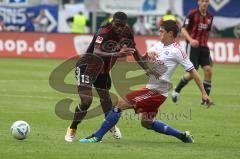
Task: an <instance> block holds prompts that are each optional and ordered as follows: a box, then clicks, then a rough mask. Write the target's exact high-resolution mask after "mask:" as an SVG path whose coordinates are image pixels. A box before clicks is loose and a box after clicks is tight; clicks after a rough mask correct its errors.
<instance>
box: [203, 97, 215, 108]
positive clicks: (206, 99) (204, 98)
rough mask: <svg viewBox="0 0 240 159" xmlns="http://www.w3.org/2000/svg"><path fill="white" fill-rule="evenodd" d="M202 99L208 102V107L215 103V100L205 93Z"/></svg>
mask: <svg viewBox="0 0 240 159" xmlns="http://www.w3.org/2000/svg"><path fill="white" fill-rule="evenodd" d="M202 99H203V100H204V101H205V102H206V104H207V108H210V107H211V106H212V105H213V102H212V101H211V99H210V97H209V96H208V95H207V94H203V96H202Z"/></svg>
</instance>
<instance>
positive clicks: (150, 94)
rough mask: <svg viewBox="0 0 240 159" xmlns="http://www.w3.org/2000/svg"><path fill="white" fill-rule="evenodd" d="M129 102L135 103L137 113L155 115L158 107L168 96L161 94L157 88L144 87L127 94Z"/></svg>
mask: <svg viewBox="0 0 240 159" xmlns="http://www.w3.org/2000/svg"><path fill="white" fill-rule="evenodd" d="M126 98H127V100H128V102H129V103H130V104H131V105H133V108H134V110H135V112H136V113H147V114H151V115H153V116H154V117H155V115H156V114H157V113H158V108H159V107H160V106H161V104H162V103H163V102H164V101H165V100H166V99H167V97H165V96H163V95H161V94H159V93H158V92H157V91H156V90H150V89H147V88H143V89H141V90H137V91H133V92H131V93H129V94H127V95H126Z"/></svg>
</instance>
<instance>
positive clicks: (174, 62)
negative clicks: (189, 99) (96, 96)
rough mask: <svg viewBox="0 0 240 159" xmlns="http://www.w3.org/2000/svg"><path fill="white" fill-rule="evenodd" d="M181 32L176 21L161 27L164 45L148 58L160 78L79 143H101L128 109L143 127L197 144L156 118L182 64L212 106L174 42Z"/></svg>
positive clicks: (120, 104) (128, 97) (134, 94)
mask: <svg viewBox="0 0 240 159" xmlns="http://www.w3.org/2000/svg"><path fill="white" fill-rule="evenodd" d="M178 30H179V29H178V26H177V25H176V23H175V22H173V21H166V22H164V23H163V24H161V27H160V30H159V31H160V41H161V42H159V43H157V44H156V45H155V46H154V47H153V48H152V49H150V50H149V51H148V52H147V54H146V56H145V57H148V60H149V61H150V62H151V64H152V66H153V67H152V69H155V70H156V71H159V74H161V76H160V77H159V78H157V77H156V76H154V75H150V79H149V83H148V84H147V85H146V88H144V89H140V90H137V91H133V92H131V93H129V94H127V95H126V96H125V100H120V101H119V102H118V104H117V106H116V107H115V108H114V109H113V110H112V111H110V112H109V114H108V116H107V117H106V118H105V121H104V122H103V123H102V125H101V127H100V128H99V130H98V131H97V132H95V133H94V134H93V135H91V136H89V137H87V138H83V139H80V140H79V141H80V142H99V141H101V140H102V138H103V136H104V135H105V134H106V133H107V132H108V131H109V130H110V129H111V128H112V127H113V126H114V125H116V123H117V122H118V120H119V118H120V117H121V112H122V111H123V110H125V109H134V110H135V112H136V113H141V115H142V118H141V124H142V126H143V127H144V128H147V129H150V130H154V131H155V132H158V133H161V134H165V135H170V136H174V137H176V138H178V139H180V140H181V141H183V142H185V143H193V142H194V140H193V138H192V136H191V134H190V132H188V131H180V130H177V129H175V128H173V127H171V126H169V125H167V124H165V123H163V122H162V121H159V120H156V119H155V117H156V115H157V112H158V109H159V107H160V106H161V105H162V104H163V103H164V101H165V100H166V98H167V94H168V93H167V92H168V84H169V82H170V79H171V76H172V75H173V73H174V71H175V70H176V68H177V66H178V65H179V64H180V65H182V66H183V68H184V69H185V70H186V71H188V72H189V73H190V74H191V75H192V76H193V77H194V79H195V81H196V84H197V85H198V87H199V88H200V91H201V93H202V98H203V99H204V100H205V101H206V102H207V104H208V107H210V105H211V102H210V98H209V96H208V95H207V93H206V92H205V90H204V87H203V84H202V81H201V79H200V77H199V74H198V73H197V71H196V70H195V68H194V66H193V64H192V63H191V62H190V60H189V58H188V57H187V55H186V54H185V53H184V52H183V51H182V49H181V48H180V46H179V45H178V44H177V43H176V42H175V38H176V36H177V33H178Z"/></svg>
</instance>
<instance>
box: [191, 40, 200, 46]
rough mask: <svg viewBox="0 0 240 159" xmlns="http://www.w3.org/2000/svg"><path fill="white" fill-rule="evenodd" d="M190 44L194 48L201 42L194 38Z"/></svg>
mask: <svg viewBox="0 0 240 159" xmlns="http://www.w3.org/2000/svg"><path fill="white" fill-rule="evenodd" d="M190 45H191V46H192V47H193V48H197V47H198V46H199V42H198V41H197V40H195V39H192V40H191V41H190Z"/></svg>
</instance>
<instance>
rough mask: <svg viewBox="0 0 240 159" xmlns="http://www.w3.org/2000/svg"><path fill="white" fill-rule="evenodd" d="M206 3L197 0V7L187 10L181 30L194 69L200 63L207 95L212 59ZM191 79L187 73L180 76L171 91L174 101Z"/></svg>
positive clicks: (207, 3) (208, 15) (207, 1)
mask: <svg viewBox="0 0 240 159" xmlns="http://www.w3.org/2000/svg"><path fill="white" fill-rule="evenodd" d="M208 5H209V0H198V8H197V9H193V10H190V11H189V12H188V15H187V17H186V19H185V21H184V24H183V27H182V30H181V31H182V34H183V36H184V37H185V38H186V40H187V47H186V48H187V52H188V54H189V56H190V60H191V62H192V63H193V65H194V67H195V69H198V68H199V65H200V66H201V67H202V69H203V71H204V81H203V85H204V88H205V91H206V92H207V94H208V95H209V94H210V91H211V81H212V60H211V57H210V51H209V48H208V45H207V41H208V37H209V32H210V30H211V26H212V22H213V15H212V14H211V13H209V12H208V11H207V9H208ZM192 79H193V77H192V76H191V75H190V74H189V73H186V74H185V75H184V76H183V77H182V79H181V80H180V81H179V83H178V85H177V86H176V88H175V89H174V91H173V93H172V100H173V102H174V103H176V102H177V101H178V99H179V95H180V91H181V90H182V88H183V87H184V86H185V85H187V83H188V82H189V81H190V80H192ZM201 104H205V101H204V100H202V103H201Z"/></svg>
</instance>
